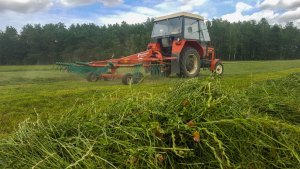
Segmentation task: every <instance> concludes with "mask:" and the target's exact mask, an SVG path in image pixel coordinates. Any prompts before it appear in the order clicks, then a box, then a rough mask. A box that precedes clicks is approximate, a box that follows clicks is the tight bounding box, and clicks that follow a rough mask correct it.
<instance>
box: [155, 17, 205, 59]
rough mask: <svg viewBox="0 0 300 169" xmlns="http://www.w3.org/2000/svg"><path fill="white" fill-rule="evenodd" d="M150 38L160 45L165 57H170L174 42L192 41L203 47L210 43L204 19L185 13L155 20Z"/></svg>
mask: <svg viewBox="0 0 300 169" xmlns="http://www.w3.org/2000/svg"><path fill="white" fill-rule="evenodd" d="M151 38H152V41H153V42H156V43H159V44H160V45H161V48H162V53H163V55H165V56H171V54H172V42H173V41H174V40H183V39H185V40H193V41H198V42H199V43H201V44H202V45H205V46H206V43H207V42H209V41H210V36H209V33H208V30H207V27H206V24H205V23H204V18H203V17H202V16H199V15H195V14H191V13H186V12H181V13H176V14H172V15H167V16H162V17H159V18H156V19H155V20H154V27H153V31H152V35H151Z"/></svg>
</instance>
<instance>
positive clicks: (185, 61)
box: [178, 47, 200, 77]
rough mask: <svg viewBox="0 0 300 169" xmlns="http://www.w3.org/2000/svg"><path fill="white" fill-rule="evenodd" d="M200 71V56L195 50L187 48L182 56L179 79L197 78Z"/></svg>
mask: <svg viewBox="0 0 300 169" xmlns="http://www.w3.org/2000/svg"><path fill="white" fill-rule="evenodd" d="M199 71H200V56H199V54H198V52H197V51H196V50H195V49H194V48H190V47H188V48H185V49H184V50H183V51H182V53H181V55H180V74H179V75H178V76H179V77H196V76H198V75H199Z"/></svg>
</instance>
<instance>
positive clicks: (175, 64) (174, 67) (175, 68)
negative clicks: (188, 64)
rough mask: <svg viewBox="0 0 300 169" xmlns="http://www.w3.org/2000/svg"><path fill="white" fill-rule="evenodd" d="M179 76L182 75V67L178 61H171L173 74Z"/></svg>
mask: <svg viewBox="0 0 300 169" xmlns="http://www.w3.org/2000/svg"><path fill="white" fill-rule="evenodd" d="M173 73H174V74H177V73H180V65H179V62H178V61H177V60H172V61H171V74H173Z"/></svg>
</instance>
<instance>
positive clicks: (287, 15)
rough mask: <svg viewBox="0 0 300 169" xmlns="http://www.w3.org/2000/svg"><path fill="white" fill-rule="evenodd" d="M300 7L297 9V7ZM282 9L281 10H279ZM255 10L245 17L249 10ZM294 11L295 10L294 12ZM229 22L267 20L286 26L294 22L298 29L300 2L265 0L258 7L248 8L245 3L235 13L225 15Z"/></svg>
mask: <svg viewBox="0 0 300 169" xmlns="http://www.w3.org/2000/svg"><path fill="white" fill-rule="evenodd" d="M297 5H298V6H299V7H297V8H296V9H295V6H297ZM279 8H280V10H278V9H279ZM252 9H253V10H254V11H257V12H254V13H252V14H249V15H244V14H243V12H244V11H247V10H252ZM293 9H294V10H293ZM221 18H222V19H224V20H228V21H229V22H238V21H249V20H255V21H259V20H261V19H262V18H266V19H267V20H268V21H269V23H271V24H285V23H287V22H294V23H295V25H296V26H297V27H300V1H298V0H289V1H288V0H263V1H261V2H260V3H258V4H257V5H256V6H253V7H251V6H248V5H247V4H245V3H241V2H239V3H237V4H236V10H235V12H233V13H230V14H226V15H223V16H222V17H221Z"/></svg>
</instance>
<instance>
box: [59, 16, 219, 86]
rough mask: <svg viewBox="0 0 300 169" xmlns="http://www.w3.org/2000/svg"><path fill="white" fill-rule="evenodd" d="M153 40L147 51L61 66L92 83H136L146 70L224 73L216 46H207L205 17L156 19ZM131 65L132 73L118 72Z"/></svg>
mask: <svg viewBox="0 0 300 169" xmlns="http://www.w3.org/2000/svg"><path fill="white" fill-rule="evenodd" d="M151 39H152V40H151V42H150V43H149V44H148V46H147V50H146V51H144V52H140V53H137V54H133V55H130V56H126V57H121V58H118V59H109V60H103V61H92V62H75V63H61V62H58V63H57V65H59V66H60V68H61V69H64V70H67V71H70V72H75V73H82V74H85V75H86V77H87V80H88V81H90V82H94V81H97V80H99V79H103V80H109V79H118V78H121V79H122V83H123V84H126V85H128V84H136V83H139V82H141V81H142V80H143V78H144V74H145V73H150V74H152V75H153V74H155V75H162V76H169V75H171V74H176V75H177V76H178V77H196V76H198V75H199V72H200V68H208V69H210V71H211V72H213V73H215V74H217V75H222V74H223V64H222V62H221V61H220V60H219V59H216V58H215V53H214V48H212V47H208V45H207V44H208V42H209V41H210V36H209V33H208V30H207V27H206V25H205V23H204V19H203V17H201V16H199V15H195V14H191V13H186V12H181V13H175V14H171V15H167V16H162V17H158V18H156V19H155V20H154V27H153V30H152V35H151ZM120 68H130V69H132V70H133V71H131V72H129V73H118V71H117V70H118V69H120Z"/></svg>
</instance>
